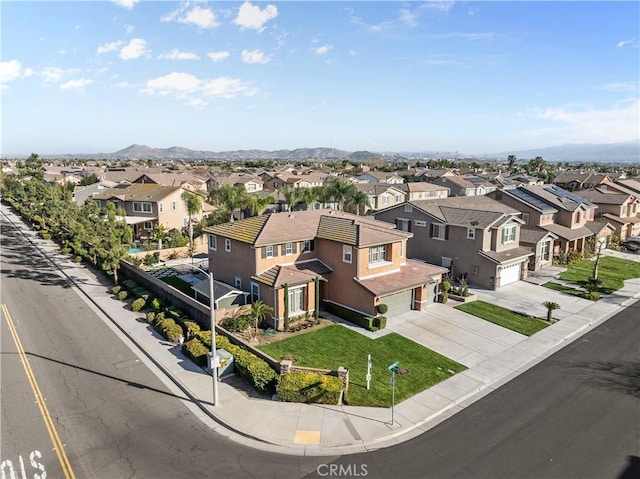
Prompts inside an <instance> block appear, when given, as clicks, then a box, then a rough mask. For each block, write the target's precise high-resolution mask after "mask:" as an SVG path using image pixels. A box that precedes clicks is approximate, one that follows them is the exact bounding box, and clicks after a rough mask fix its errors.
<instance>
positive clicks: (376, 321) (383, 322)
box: [373, 316, 387, 329]
mask: <svg viewBox="0 0 640 479" xmlns="http://www.w3.org/2000/svg"><path fill="white" fill-rule="evenodd" d="M373 325H374V326H375V327H376V328H378V329H384V328H386V327H387V318H386V316H378V317H377V318H373Z"/></svg>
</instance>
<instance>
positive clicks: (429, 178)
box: [413, 168, 458, 183]
mask: <svg viewBox="0 0 640 479" xmlns="http://www.w3.org/2000/svg"><path fill="white" fill-rule="evenodd" d="M455 175H458V170H457V169H455V168H441V169H434V170H430V169H426V170H421V171H418V172H416V174H415V175H414V176H413V177H414V179H415V180H416V181H426V182H429V183H435V182H436V180H439V179H440V178H442V177H443V176H455Z"/></svg>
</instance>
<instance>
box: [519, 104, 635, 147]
mask: <svg viewBox="0 0 640 479" xmlns="http://www.w3.org/2000/svg"><path fill="white" fill-rule="evenodd" d="M535 116H536V117H537V118H538V119H542V120H548V121H550V122H552V123H553V124H552V125H551V126H549V127H547V128H544V129H541V130H536V131H533V132H530V134H532V135H534V136H545V137H546V139H547V141H548V138H549V137H550V136H552V137H555V138H557V140H556V141H557V142H559V143H616V142H621V141H631V140H635V139H637V138H638V132H639V131H640V100H637V99H634V100H633V101H632V102H631V103H630V104H628V105H626V106H620V107H613V108H611V109H608V110H604V109H600V110H598V109H586V110H580V111H579V110H574V111H571V110H569V109H568V108H565V107H559V108H546V109H544V110H536V111H535ZM556 125H559V126H556Z"/></svg>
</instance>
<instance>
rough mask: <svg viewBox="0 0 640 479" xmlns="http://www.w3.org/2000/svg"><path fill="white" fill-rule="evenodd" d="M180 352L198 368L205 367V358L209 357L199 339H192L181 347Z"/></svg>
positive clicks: (207, 351)
mask: <svg viewBox="0 0 640 479" xmlns="http://www.w3.org/2000/svg"><path fill="white" fill-rule="evenodd" d="M182 351H183V352H184V354H186V355H187V357H188V358H190V359H191V360H192V361H193V362H194V363H196V364H197V365H198V366H206V365H207V357H208V356H209V350H208V349H207V347H206V346H205V345H204V344H202V343H201V342H200V340H199V339H195V338H194V339H192V340H191V341H187V342H186V343H184V344H183V345H182Z"/></svg>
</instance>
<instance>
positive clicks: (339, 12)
mask: <svg viewBox="0 0 640 479" xmlns="http://www.w3.org/2000/svg"><path fill="white" fill-rule="evenodd" d="M1 19H2V25H1V26H2V33H1V34H2V56H1V60H2V61H1V63H0V81H1V83H0V95H1V96H2V104H1V114H2V124H1V127H0V128H1V137H2V144H1V145H0V148H1V150H0V152H1V153H2V155H3V156H7V155H10V154H29V153H31V152H36V153H39V154H51V153H97V152H113V151H116V150H119V149H122V148H125V147H126V146H128V145H130V144H132V143H140V144H146V145H149V146H152V147H157V148H166V147H170V146H182V147H186V148H191V149H197V150H211V151H225V150H237V149H250V148H257V149H265V150H276V149H294V148H303V147H333V148H340V149H344V150H348V151H356V150H369V151H379V152H383V151H405V152H406V151H426V150H435V151H459V152H464V153H473V154H481V153H493V152H503V151H509V150H514V151H515V150H521V149H528V148H535V147H543V146H552V145H558V144H564V143H612V142H619V141H629V140H634V139H637V138H638V135H639V134H638V132H639V128H640V127H639V115H640V113H639V111H640V108H639V95H638V93H639V92H638V85H639V72H640V49H639V47H640V26H639V22H640V20H639V19H640V3H639V2H636V1H623V2H613V1H606V2H592V1H584V2H579V1H570V2H551V1H542V2H520V1H515V2H506V1H494V2H478V1H461V2H453V1H437V2H418V1H406V2H380V1H369V2H367V1H355V2H344V1H325V2H315V1H304V2H292V1H285V2H249V1H247V2H244V3H242V2H230V1H219V2H202V1H190V2H167V1H158V2H148V1H138V0H117V1H112V2H107V1H103V2H100V1H78V2H55V1H48V2H27V1H16V2H11V1H9V2H2V12H1Z"/></svg>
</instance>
